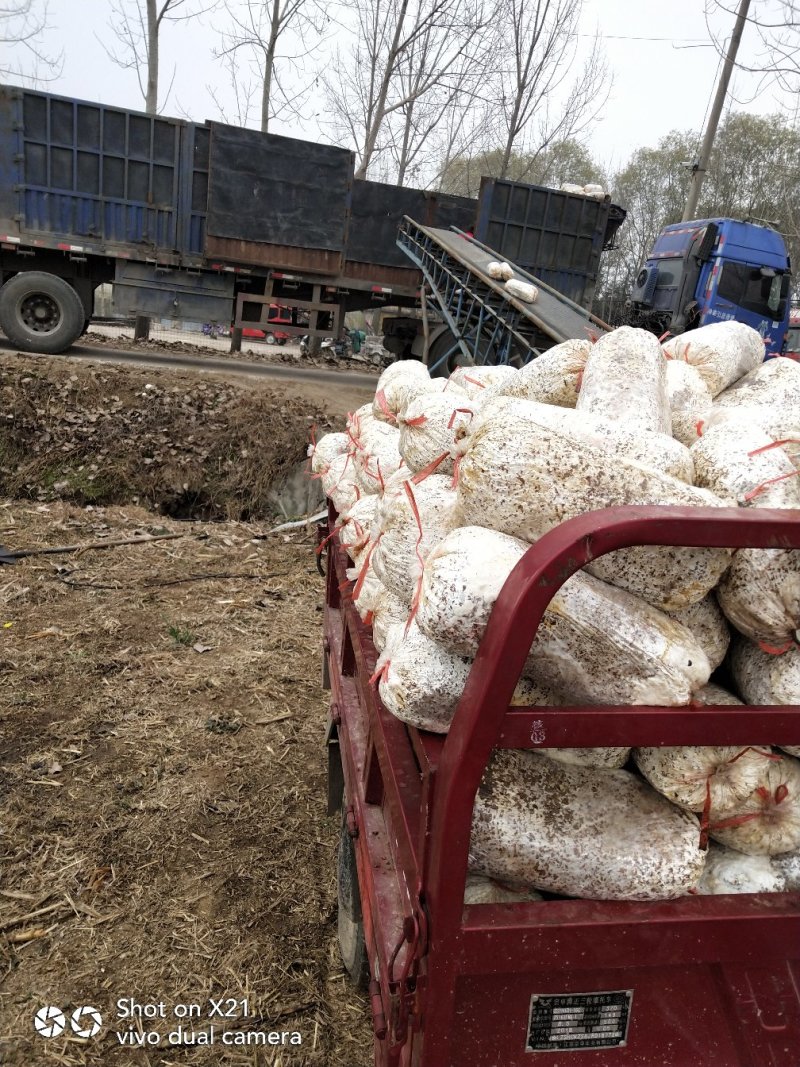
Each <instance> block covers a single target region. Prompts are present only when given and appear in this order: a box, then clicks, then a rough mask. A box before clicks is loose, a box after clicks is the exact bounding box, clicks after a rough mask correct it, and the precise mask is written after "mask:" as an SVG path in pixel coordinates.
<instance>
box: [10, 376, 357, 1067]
mask: <svg viewBox="0 0 800 1067" xmlns="http://www.w3.org/2000/svg"><path fill="white" fill-rule="evenodd" d="M28 362H29V361H25V363H26V365H25V366H21V367H20V366H16V365H15V367H14V368H12V369H9V367H8V365H7V364H6V363H3V365H2V369H3V380H2V387H3V390H4V391H2V392H0V397H2V398H4V401H5V403H4V404H3V408H2V409H0V426H1V427H2V428H1V429H0V441H2V443H3V448H4V457H3V461H2V466H3V468H4V473H3V475H2V478H3V480H4V481H3V484H4V490H5V492H8V491H9V489H10V488H16V491H17V493H18V494H20V495H18V496H17V497H16V498H12V497H9V498H7V499H2V498H1V497H0V542H2V543H3V544H4V545H6V546H7V547H9V548H35V547H37V546H44V545H51V546H55V545H61V546H64V545H75V544H84V543H91V544H96V543H103V542H106V541H111V540H116V539H122V538H127V537H131V536H134V535H137V534H140V533H145V534H149V535H152V536H154V537H156V538H159V539H157V540H153V541H149V542H147V543H144V544H135V545H128V546H118V547H107V548H104V549H102V550H97V549H87V550H83V551H78V552H67V553H63V554H56V555H31V556H29V557H28V558H26V559H23V560H20V562H19V563H18V564H17V565H16V566H0V804H1V805H2V810H0V850H2V853H3V859H2V865H3V866H2V871H3V877H2V882H0V1061H2V1062H3V1063H4V1064H9V1065H13V1067H23V1065H24V1067H52V1065H66V1067H79V1065H80V1067H140V1065H141V1067H176V1065H181V1067H182V1065H187V1067H245V1065H248V1067H267V1065H269V1067H367V1065H368V1064H369V1063H370V1062H371V1056H372V1053H371V1046H372V1038H371V1028H370V1025H369V1009H368V1004H367V1002H366V1000H365V999H364V998H362V997H361V996H360V995H359V994H357V993H356V992H354V991H353V989H352V988H351V987H350V985H349V984H348V982H347V980H346V979H345V976H344V973H343V968H342V964H341V960H340V958H339V954H338V949H337V944H336V880H335V852H336V842H337V839H338V832H339V826H338V821H337V819H336V818H329V817H327V816H326V815H325V799H326V788H325V773H326V771H325V746H324V740H323V737H324V723H325V717H326V710H327V703H328V694H327V693H326V692H324V691H323V690H322V688H321V685H320V681H319V679H320V647H321V618H322V615H321V606H322V597H323V588H322V580H321V578H320V577H319V574H318V573H317V569H316V565H315V559H314V534H313V531H307V530H305V529H301V530H299V531H292V532H291V533H288V534H272V535H270V534H268V533H267V530H268V529H269V526H270V523H269V522H261V523H256V522H249V523H245V522H240V521H231V520H227V521H217V522H213V523H203V522H193V523H189V522H186V521H183V522H181V521H177V520H175V519H174V518H165V517H161V516H159V515H158V514H156V513H155V512H154V511H152V510H147V509H145V508H143V507H142V506H136V505H131V504H127V505H125V506H117V505H109V506H103V505H101V504H100V503H99V501H100V500H101V499H105V497H103V496H102V495H101V494H103V493H105V494H108V495H109V496H112V497H113V496H114V495H115V494H117V493H119V494H120V495H122V493H123V492H124V493H134V492H135V494H136V495H139V496H140V499H142V500H144V499H152V500H153V502H154V503H158V502H160V501H161V500H162V496H161V494H162V492H163V493H164V494H166V491H167V490H168V489H169V488H170V486H171V482H170V480H169V479H170V477H172V476H173V475H174V477H181V478H182V479H183V480H184V481H188V480H189V478H188V476H187V474H185V473H183V472H184V471H187V470H191V471H192V472H193V475H192V477H194V478H195V479H196V481H192V482H190V484H191V485H192V486H193V487H194V488H195V489H196V492H197V493H198V494H199V493H200V492H201V491H203V489H204V486H203V482H202V478H203V476H204V472H209V471H212V470H215V469H216V468H214V463H216V464H217V466H218V467H221V469H220V473H219V480H217V481H215V482H214V488H213V492H211V491H209V492H208V496H207V499H208V500H210V501H212V502H214V505H215V511H216V512H217V513H219V512H223V511H225V510H226V509H229V510H230V512H231V513H239V514H241V513H242V512H245V513H246V512H247V511H253V510H255V508H254V506H253V503H252V498H253V497H255V496H257V494H258V493H261V492H262V490H261V489H260V488H259V487H260V486H262V485H263V487H264V488H263V493H264V494H266V492H267V491H268V487H269V481H268V478H267V477H266V475H264V476H263V482H262V481H261V477H262V476H261V472H260V471H259V472H258V473H259V480H258V481H252V480H251V481H250V482H249V483H248V477H252V476H251V475H248V473H247V472H248V471H252V470H253V467H251V466H250V463H249V460H250V457H249V456H241V449H242V447H244V448H249V447H250V446H251V445H252V446H253V447H255V448H257V449H261V450H262V451H263V456H262V462H263V464H264V465H265V466H266V465H270V464H271V466H270V467H269V469H271V470H274V471H278V472H280V471H281V470H282V469H283V468H282V463H283V452H282V449H283V448H284V447H285V446H284V445H282V444H281V443H280V442H282V441H289V440H290V441H291V443H292V447H293V449H294V451H293V462H294V460H295V459H296V455H297V451H300V450H302V447H303V438H304V437H305V431H306V428H307V426H308V418H309V412H308V410H307V405H308V403H309V401H308V398H307V397H304V396H303V395H302V394H301V393H300V391H299V387H298V393H296V394H294V395H290V394H289V393H288V390H287V392H286V393H284V394H282V393H280V392H278V391H277V390H275V389H271V388H270V389H256V388H255V387H252V386H250V385H249V384H248V385H247V387H246V388H244V389H239V387H238V386H237V387H233V386H230V385H227V384H224V383H217V382H213V381H207V380H204V379H200V380H198V379H196V378H189V377H188V376H182V375H176V374H171V373H167V372H164V373H163V374H158V375H156V374H153V373H152V372H149V371H147V372H146V371H142V372H137V371H134V370H124V371H116V370H108V369H107V368H105V367H104V368H102V370H92V369H91V368H88V369H84V368H74V367H71V366H67V367H66V368H65V369H64V371H63V373H62V372H61V371H60V370H59V369H58V368H56V367H52V365H53V364H54V363H55V362H57V361H47V363H48V365H49V366H51V367H52V373H51V370H48V377H47V378H45V377H44V373H43V370H42V364H41V361H38V360H37V361H30V362H31V363H35V371H36V373H33V371H32V370H31V369H29V367H28V366H27V364H28ZM25 378H27V379H29V380H27V381H24V380H23V379H25ZM148 383H149V384H152V385H153V386H154V387H155V388H154V389H153V390H146V389H145V386H146V385H147V384H148ZM201 386H204V387H205V388H201ZM9 387H10V392H9ZM173 390H177V392H176V391H173ZM151 392H153V393H155V394H156V395H155V396H154V397H149V396H148V394H149V393H151ZM187 396H188V397H190V398H191V399H190V400H187V399H186V398H187ZM115 398H116V399H115ZM353 401H354V403H358V402H360V400H359V398H358V397H355V398H353ZM314 402H315V403H317V404H318V407H317V409H316V410H315V413H314V417H315V418H317V419H318V420H319V421H320V422H323V421H324V419H325V418H327V419H329V420H330V421H331V422H333V421H335V419H336V417H337V416H338V415H339V414H340V413H342V412H343V411H344V410H346V407H347V406H351V405H350V404H349V403H341V404H338V403H337V405H336V407H334V406H333V405H331V406H330V407H327V408H326V406H325V404H324V403H323V400H322V398H318V399H317V400H315V401H314ZM156 405H158V406H156ZM281 408H283V409H284V410H281ZM337 408H338V410H337ZM157 412H158V413H159V414H158V415H157V414H156V413H157ZM8 415H11V418H10V419H9V418H6V417H5V416H8ZM112 415H113V416H114V417H112ZM256 415H258V416H259V418H260V422H256V421H254V420H255V416H256ZM92 416H96V418H95V419H94V420H93V419H92ZM123 427H124V430H123ZM190 427H191V430H189V428H190ZM176 428H180V433H178V432H177V430H176ZM292 428H293V429H292ZM92 429H94V431H95V432H94V433H92V432H90V431H91V430H92ZM187 430H189V432H190V433H192V435H193V436H194V441H193V442H188V441H187V437H188V434H187ZM295 433H296V435H297V437H298V438H299V440H297V441H296V440H295V436H294V434H295ZM47 434H49V435H50V437H49V439H48V438H46V437H45V435H47ZM162 435H163V437H162ZM164 438H165V439H166V442H165V440H164ZM180 440H182V441H183V446H184V448H185V450H184V451H181V450H180V446H179V445H178V444H177V443H176V444H175V445H174V446H173V445H172V444H171V443H170V442H178V441H180ZM243 442H244V444H243ZM189 444H194V445H199V447H200V449H201V450H203V449H207V450H208V455H207V456H205V457H203V456H202V455H201V454H200V453H197V452H194V451H192V450H190V449H189V448H188V447H186V446H187V445H189ZM67 445H68V446H69V447H68V448H67V447H64V446H67ZM37 446H38V448H37ZM172 447H175V449H176V452H178V455H177V456H175V455H172V454H171V452H170V449H171V448H172ZM236 449H238V450H239V451H238V453H236V451H235V450H236ZM14 450H19V451H14ZM25 450H27V452H28V454H27V455H25V454H24V453H25ZM101 453H104V455H101ZM10 455H11V456H12V458H9V457H10ZM237 455H238V459H236V462H235V463H233V464H232V465H231V466H230V467H228V468H226V467H225V463H224V461H225V458H226V457H227V458H232V457H233V456H237ZM212 456H214V457H215V460H213V461H212V459H211V457H212ZM146 458H151V459H152V460H153V462H152V463H149V464H145V463H144V459H146ZM182 459H185V460H186V463H185V464H184V463H182V462H181V460H182ZM98 460H102V461H101V462H98ZM87 461H88V462H87ZM92 462H96V463H97V467H98V470H97V472H94V471H92V470H91V467H90V464H91V463H92ZM255 462H256V457H254V463H255ZM20 464H23V465H24V469H23V470H21V469H20ZM81 466H82V467H83V470H81V469H80V468H81ZM179 472H180V473H179ZM91 473H96V474H97V475H98V476H99V477H100V478H101V485H102V488H101V489H99V488H98V487H97V486H96V484H95V483H96V481H97V480H98V479H97V478H95V479H93V480H91V481H90V480H89V474H91ZM112 473H113V477H109V475H111V474H112ZM78 475H79V476H80V478H78ZM64 481H66V482H67V483H68V484H67V487H66V488H65V487H63V486H62V487H60V488H56V485H57V484H60V483H61V482H64ZM84 487H85V488H86V490H87V491H86V492H84ZM184 492H186V491H185V490H184ZM248 493H249V494H250V496H249V497H248V495H247V494H248ZM57 494H62V495H65V496H71V497H72V499H73V500H79V499H82V500H83V501H84V503H83V505H79V504H77V503H69V502H64V501H61V500H53V497H54V496H55V495H57ZM95 494H97V495H95ZM260 499H264V500H266V499H267V497H266V496H265V495H263V496H262V497H261V498H260ZM87 500H90V501H91V502H90V503H88V504H87V503H85V501H87ZM248 500H250V503H247V501H248ZM258 506H259V507H261V504H259V505H258ZM164 534H172V535H176V534H177V535H179V536H173V537H169V538H164V537H163V535H164ZM121 998H134V999H135V1000H136V1001H138V1002H139V1003H140V1004H141V1003H159V1002H160V1003H163V1005H164V1011H165V1013H166V1018H156V1019H151V1020H148V1019H147V1018H141V1019H140V1020H139V1022H138V1023H137V1022H136V1020H135V1019H130V1020H128V1021H126V1020H124V1019H121V1018H119V1017H118V1009H117V1002H118V1000H120V999H121ZM220 998H232V999H234V1000H236V1001H237V1002H238V1004H237V1009H236V1015H235V1017H231V1018H224V1019H219V1018H217V1019H215V1020H211V1019H209V1018H207V1017H206V1018H203V1019H200V1020H197V1021H193V1025H191V1026H190V1027H189V1028H188V1029H189V1031H192V1030H193V1031H194V1032H195V1033H197V1032H200V1031H208V1029H209V1025H210V1023H211V1022H212V1021H213V1022H215V1024H216V1036H215V1043H214V1044H213V1045H210V1046H208V1045H201V1044H199V1043H197V1042H195V1043H191V1042H190V1039H188V1038H187V1039H186V1040H181V1041H179V1042H177V1043H172V1044H168V1043H167V1039H166V1035H167V1034H168V1033H169V1032H174V1031H175V1029H176V1024H177V1020H176V1018H175V1016H174V1015H171V1014H170V1013H171V1012H173V1011H174V1008H175V1005H179V1004H187V1003H199V1004H202V1005H204V1006H205V1007H204V1010H206V1011H207V1010H208V1004H209V1001H210V1000H211V999H214V1000H217V1001H218V1000H220ZM243 999H246V1000H247V1001H248V1008H249V1011H248V1015H247V1017H243V1015H242V1010H241V1001H242V1000H243ZM46 1005H53V1006H54V1007H58V1008H59V1009H61V1010H62V1011H64V1012H66V1013H67V1018H68V1017H69V1013H70V1012H72V1011H73V1010H75V1008H77V1007H80V1006H86V1005H91V1006H92V1007H95V1008H97V1009H98V1011H99V1012H100V1013H101V1015H102V1017H103V1026H102V1029H101V1030H100V1032H99V1034H97V1035H96V1036H93V1037H91V1038H89V1039H85V1040H81V1039H79V1038H77V1037H75V1036H73V1035H72V1034H71V1031H70V1028H69V1026H67V1028H66V1031H65V1032H64V1033H63V1034H61V1035H59V1036H56V1037H52V1038H50V1039H45V1038H43V1037H40V1036H39V1035H38V1034H37V1032H36V1031H35V1029H34V1025H33V1020H34V1014H35V1013H36V1011H37V1010H38V1009H40V1008H41V1007H43V1006H46ZM140 1028H141V1032H142V1033H152V1032H158V1033H159V1034H160V1035H161V1036H162V1038H163V1040H162V1042H161V1043H160V1044H158V1045H153V1044H147V1045H146V1046H145V1048H144V1049H142V1048H134V1047H131V1046H130V1045H127V1046H123V1045H121V1044H120V1039H119V1038H118V1037H117V1036H116V1035H117V1032H121V1033H123V1034H124V1033H128V1032H131V1033H135V1034H139V1033H140ZM222 1030H228V1031H236V1032H238V1033H244V1034H245V1035H248V1034H250V1035H252V1034H255V1033H257V1032H266V1031H285V1032H294V1033H297V1034H299V1035H300V1038H301V1041H302V1043H301V1044H300V1045H299V1046H298V1045H294V1046H283V1047H281V1046H277V1047H276V1046H266V1047H265V1046H263V1045H258V1044H255V1043H252V1042H251V1043H248V1044H247V1045H244V1044H241V1043H240V1044H236V1045H233V1044H222ZM240 1040H248V1041H250V1039H249V1038H247V1037H245V1039H240Z"/></svg>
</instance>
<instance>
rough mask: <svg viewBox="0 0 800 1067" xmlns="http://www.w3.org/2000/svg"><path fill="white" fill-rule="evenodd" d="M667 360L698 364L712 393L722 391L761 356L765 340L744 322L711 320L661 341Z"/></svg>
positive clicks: (758, 362)
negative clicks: (706, 323) (695, 328)
mask: <svg viewBox="0 0 800 1067" xmlns="http://www.w3.org/2000/svg"><path fill="white" fill-rule="evenodd" d="M664 352H665V353H666V355H667V358H668V359H679V360H682V361H683V362H684V363H691V364H692V366H694V367H697V369H698V370H699V371H700V375H701V376H702V378H703V381H704V382H705V383H706V385H707V386H708V388H709V390H710V391H711V395H712V396H716V395H717V394H718V393H721V392H722V390H723V389H727V388H728V386H729V385H732V384H733V383H734V382H736V381H738V380H739V379H740V378H741V377H742V376H743V375H745V374H747V373H748V371H752V370H754V369H755V368H756V367H757V366H758V365H759V364H760V363H762V362H763V359H764V339H763V338H762V337H761V335H760V334H759V333H758V331H757V330H754V329H753V327H752V326H747V325H746V324H745V323H744V322H733V321H730V322H713V323H711V324H710V325H708V326H701V327H699V329H697V330H687V331H686V333H681V334H678V336H677V337H670V338H669V340H667V341H665V342H664Z"/></svg>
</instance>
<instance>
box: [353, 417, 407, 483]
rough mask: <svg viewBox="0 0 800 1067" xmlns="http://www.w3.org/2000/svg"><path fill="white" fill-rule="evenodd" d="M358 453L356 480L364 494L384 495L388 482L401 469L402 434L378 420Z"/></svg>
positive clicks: (363, 436)
mask: <svg viewBox="0 0 800 1067" xmlns="http://www.w3.org/2000/svg"><path fill="white" fill-rule="evenodd" d="M361 441H362V442H363V444H362V447H361V448H360V449H359V450H358V452H357V453H356V480H357V481H358V485H359V487H360V488H361V491H362V493H382V492H383V490H384V486H385V485H386V482H387V480H388V479H389V478H391V476H392V475H393V474H394V473H395V472H396V471H397V470H398V469H399V467H400V465H401V462H402V459H403V457H402V456H401V455H400V432H399V430H396V429H395V428H394V427H393V426H389V425H388V423H385V422H378V421H377V420H376V421H375V422H374V423H373V424H372V425H371V426H370V429H369V432H368V433H364V434H363V435H362V438H361Z"/></svg>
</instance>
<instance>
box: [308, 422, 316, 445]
mask: <svg viewBox="0 0 800 1067" xmlns="http://www.w3.org/2000/svg"><path fill="white" fill-rule="evenodd" d="M308 436H309V437H310V439H311V444H312V445H313V446H314V448H316V447H317V424H316V423H315V422H312V423H311V425H310V426H309V428H308Z"/></svg>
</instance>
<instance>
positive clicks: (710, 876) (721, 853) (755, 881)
mask: <svg viewBox="0 0 800 1067" xmlns="http://www.w3.org/2000/svg"><path fill="white" fill-rule="evenodd" d="M785 888H786V879H785V878H784V876H783V875H782V874H781V872H780V871H779V870H778V869H776V864H775V860H772V859H770V857H769V856H745V855H743V854H742V853H741V852H735V851H734V850H733V849H732V848H724V847H723V846H722V845H716V844H712V845H711V846H710V847H709V849H708V854H707V856H706V866H705V870H704V871H703V876H702V878H701V879H700V881H699V883H698V885H697V892H698V893H699V894H701V896H708V895H711V894H718V893H782V892H783V890H784V889H785Z"/></svg>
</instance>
